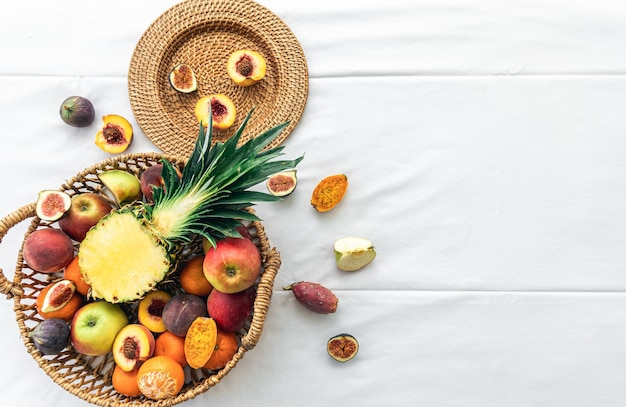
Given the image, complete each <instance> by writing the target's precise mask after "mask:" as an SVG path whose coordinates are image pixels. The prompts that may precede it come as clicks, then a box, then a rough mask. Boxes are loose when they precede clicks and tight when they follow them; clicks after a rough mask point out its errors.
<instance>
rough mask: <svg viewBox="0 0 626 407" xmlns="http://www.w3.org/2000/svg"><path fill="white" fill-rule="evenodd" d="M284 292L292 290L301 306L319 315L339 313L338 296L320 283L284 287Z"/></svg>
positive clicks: (301, 283)
mask: <svg viewBox="0 0 626 407" xmlns="http://www.w3.org/2000/svg"><path fill="white" fill-rule="evenodd" d="M283 290H291V291H292V292H293V295H294V296H295V297H296V300H298V302H299V303H300V304H302V305H303V306H305V307H306V308H307V309H309V310H311V311H313V312H317V313H318V314H332V313H334V312H335V311H337V305H338V304H339V299H337V296H336V295H335V294H333V292H332V291H330V290H329V289H328V288H326V287H324V286H322V285H320V284H318V283H312V282H308V281H300V282H297V283H293V284H290V285H288V286H285V287H283Z"/></svg>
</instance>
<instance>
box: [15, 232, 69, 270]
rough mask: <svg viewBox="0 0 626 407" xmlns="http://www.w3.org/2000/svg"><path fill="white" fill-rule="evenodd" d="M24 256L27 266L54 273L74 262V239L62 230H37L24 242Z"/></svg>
mask: <svg viewBox="0 0 626 407" xmlns="http://www.w3.org/2000/svg"><path fill="white" fill-rule="evenodd" d="M22 255H23V257H24V261H25V262H26V264H27V265H28V266H29V267H30V268H32V269H33V270H35V271H39V272H41V273H54V272H57V271H60V270H62V269H63V268H64V267H65V266H67V265H68V264H69V263H70V261H72V259H73V258H74V245H73V243H72V239H70V237H69V236H68V235H67V234H66V233H65V232H63V231H62V230H59V229H54V228H45V229H37V230H35V231H34V232H32V233H31V234H30V235H28V237H27V238H26V240H25V241H24V246H23V248H22Z"/></svg>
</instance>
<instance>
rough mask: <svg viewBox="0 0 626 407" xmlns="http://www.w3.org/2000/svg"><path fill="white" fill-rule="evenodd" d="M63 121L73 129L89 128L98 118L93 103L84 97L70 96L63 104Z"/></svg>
mask: <svg viewBox="0 0 626 407" xmlns="http://www.w3.org/2000/svg"><path fill="white" fill-rule="evenodd" d="M59 114H60V115H61V120H63V122H64V123H65V124H69V125H70V126H73V127H87V126H89V125H90V124H91V123H93V120H94V118H95V116H96V110H95V109H94V107H93V104H92V103H91V101H90V100H89V99H87V98H85V97H82V96H70V97H68V98H67V99H65V100H64V101H63V103H61V108H60V109H59Z"/></svg>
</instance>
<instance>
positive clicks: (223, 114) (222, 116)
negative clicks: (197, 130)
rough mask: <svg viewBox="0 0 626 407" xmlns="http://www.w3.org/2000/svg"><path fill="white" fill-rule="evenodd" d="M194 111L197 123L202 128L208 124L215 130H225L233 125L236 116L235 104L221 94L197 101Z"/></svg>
mask: <svg viewBox="0 0 626 407" xmlns="http://www.w3.org/2000/svg"><path fill="white" fill-rule="evenodd" d="M194 111H195V114H196V118H197V119H198V122H200V123H201V124H202V125H203V126H204V127H207V126H208V123H212V127H213V128H214V129H215V130H226V129H227V128H229V127H230V126H232V125H233V123H234V122H235V117H236V116H237V109H236V108H235V104H234V103H233V101H232V100H231V99H230V98H229V97H228V96H226V95H224V94H222V93H216V94H213V95H209V96H204V97H202V98H200V99H198V101H197V102H196V106H195V109H194ZM211 118H213V120H211Z"/></svg>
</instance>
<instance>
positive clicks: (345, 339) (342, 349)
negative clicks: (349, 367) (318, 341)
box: [326, 333, 359, 363]
mask: <svg viewBox="0 0 626 407" xmlns="http://www.w3.org/2000/svg"><path fill="white" fill-rule="evenodd" d="M326 349H327V350H328V354H329V355H330V357H331V358H333V359H335V360H336V361H338V362H341V363H344V362H347V361H349V360H350V359H352V358H353V357H355V356H356V354H357V352H358V351H359V342H357V340H356V338H355V337H354V336H352V335H350V334H346V333H343V334H339V335H335V336H333V337H332V338H330V339H329V340H328V343H327V344H326Z"/></svg>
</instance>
